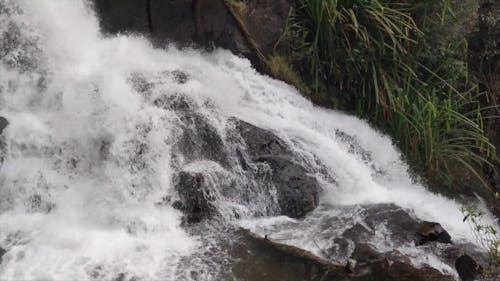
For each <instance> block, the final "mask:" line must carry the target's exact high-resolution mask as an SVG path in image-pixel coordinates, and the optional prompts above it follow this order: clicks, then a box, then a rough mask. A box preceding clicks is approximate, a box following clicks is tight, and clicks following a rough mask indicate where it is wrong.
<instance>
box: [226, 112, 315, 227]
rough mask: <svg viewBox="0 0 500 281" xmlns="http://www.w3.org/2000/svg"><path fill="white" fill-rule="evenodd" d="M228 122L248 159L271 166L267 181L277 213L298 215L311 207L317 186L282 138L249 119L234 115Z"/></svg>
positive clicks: (299, 216)
mask: <svg viewBox="0 0 500 281" xmlns="http://www.w3.org/2000/svg"><path fill="white" fill-rule="evenodd" d="M232 122H234V127H235V128H236V130H237V131H238V133H239V135H240V136H241V138H242V139H243V141H244V142H245V145H246V150H245V154H246V156H247V158H249V161H251V162H256V163H265V164H267V165H268V166H269V167H270V168H271V181H272V183H273V184H274V186H275V187H276V189H277V192H278V201H279V205H280V208H281V214H283V215H286V216H289V217H292V218H301V217H303V216H304V215H305V214H307V213H308V212H309V211H312V210H314V209H315V208H316V206H317V205H318V201H319V199H318V197H319V193H320V191H321V187H320V185H319V183H318V181H317V179H316V178H315V177H313V176H311V175H310V174H309V171H308V170H307V169H306V168H305V167H304V166H303V163H301V162H300V160H299V159H298V157H297V156H296V155H295V154H294V153H293V152H292V150H290V148H288V147H287V146H286V144H285V142H284V141H283V140H281V139H280V138H279V137H278V136H276V135H275V134H274V133H272V132H271V131H268V130H265V129H262V128H259V127H256V126H254V125H252V124H250V123H247V122H244V121H242V120H237V119H233V120H232ZM244 161H247V160H244Z"/></svg>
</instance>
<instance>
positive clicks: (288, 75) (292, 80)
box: [267, 55, 310, 95]
mask: <svg viewBox="0 0 500 281" xmlns="http://www.w3.org/2000/svg"><path fill="white" fill-rule="evenodd" d="M267 66H268V67H269V69H270V71H271V73H272V75H273V76H274V77H276V78H278V79H280V80H282V81H285V82H287V83H288V84H291V85H293V86H295V87H296V88H297V89H298V90H299V91H300V92H301V93H303V94H305V95H309V93H310V90H309V88H308V87H307V85H306V83H305V82H304V81H303V80H302V78H301V77H300V75H299V73H298V72H297V71H296V70H295V69H293V66H292V64H290V62H288V61H287V59H286V58H285V57H283V56H280V55H273V56H271V57H270V58H269V59H268V61H267Z"/></svg>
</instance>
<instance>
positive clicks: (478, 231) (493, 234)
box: [462, 193, 500, 280]
mask: <svg viewBox="0 0 500 281" xmlns="http://www.w3.org/2000/svg"><path fill="white" fill-rule="evenodd" d="M495 196H496V199H497V200H500V196H499V194H498V193H497V194H496V195H495ZM462 212H463V214H464V222H465V221H467V223H468V224H469V226H470V228H471V230H472V232H473V233H474V235H475V238H476V240H477V241H478V242H479V244H480V245H481V247H482V248H483V249H484V250H485V251H486V252H487V253H489V262H488V264H485V265H483V275H484V276H485V277H488V278H491V279H492V280H497V279H495V278H498V277H500V232H499V231H498V230H497V229H495V228H494V227H493V226H492V225H490V224H486V223H484V221H483V216H484V213H483V212H481V211H477V210H476V209H474V208H463V209H462ZM488 280H489V279H488Z"/></svg>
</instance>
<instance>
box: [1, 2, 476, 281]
mask: <svg viewBox="0 0 500 281" xmlns="http://www.w3.org/2000/svg"><path fill="white" fill-rule="evenodd" d="M0 34H1V35H0V36H1V40H0V60H1V61H0V115H1V116H4V117H6V118H7V119H8V120H9V123H10V125H9V126H8V127H7V128H6V129H5V131H4V133H3V135H4V142H5V144H6V149H5V153H4V154H5V155H3V158H4V160H3V164H2V167H1V171H0V246H1V247H2V248H5V249H7V254H6V255H5V256H4V257H3V263H2V264H1V265H0V280H94V279H99V280H101V279H111V278H115V277H116V276H120V274H126V275H127V276H134V277H135V278H136V279H137V280H159V279H161V280H189V279H195V280H217V279H220V278H223V277H220V276H222V275H220V274H222V273H221V272H223V271H224V266H225V265H227V263H229V262H230V261H229V260H227V259H226V258H225V257H224V255H225V254H224V253H223V251H221V252H220V253H218V252H217V249H218V248H217V246H214V245H215V244H217V242H216V241H217V240H218V239H222V238H221V237H224V235H223V231H222V230H220V229H222V228H223V227H226V226H231V225H242V226H245V227H248V228H251V229H253V230H254V231H255V232H257V233H261V234H268V235H270V236H271V237H273V238H276V239H280V241H284V242H287V243H290V244H293V245H297V246H300V247H302V248H305V249H308V250H311V251H313V252H316V253H317V254H319V255H321V251H319V250H318V249H320V248H326V247H331V246H334V244H335V241H334V240H333V239H332V237H334V236H335V235H336V234H338V233H341V232H342V231H343V229H345V228H347V227H348V226H349V225H352V224H354V223H357V222H363V210H364V208H365V207H363V206H370V205H372V204H376V203H393V204H395V205H398V206H400V207H402V208H404V209H406V210H407V211H408V213H409V214H410V215H412V216H415V217H418V218H420V219H425V220H430V221H439V222H440V223H441V224H442V225H443V226H444V228H446V229H447V230H448V231H449V232H450V234H451V235H452V237H453V238H454V240H456V241H471V242H474V239H473V237H472V235H471V233H470V231H469V228H468V226H467V225H466V224H464V223H463V222H462V217H463V216H462V213H461V212H460V205H459V204H458V203H456V202H454V201H452V200H449V199H445V198H444V197H441V196H438V195H434V194H432V193H430V192H428V191H426V190H425V188H424V187H423V186H421V185H419V184H415V183H413V182H412V180H411V179H410V176H409V175H408V173H407V166H406V165H405V164H404V162H403V161H402V160H401V155H400V153H399V152H398V151H397V150H396V148H395V147H394V146H393V145H392V144H391V140H390V139H389V138H388V137H386V136H384V135H382V134H380V133H379V132H377V131H375V130H374V129H372V128H370V127H369V126H368V125H367V124H366V123H365V122H364V121H361V120H358V119H356V118H354V117H351V116H348V115H345V114H343V113H340V112H336V111H332V110H325V109H321V108H317V107H315V106H313V105H312V104H311V103H310V102H309V101H308V100H306V99H305V98H303V97H301V96H300V95H299V94H298V93H297V91H296V90H295V89H294V88H292V87H291V86H288V85H286V84H284V83H282V82H279V81H276V80H273V79H271V78H269V77H267V76H264V75H261V74H258V73H257V72H256V71H255V70H254V69H253V68H252V67H251V65H250V63H249V62H248V61H247V60H245V59H242V58H239V57H237V56H234V55H233V54H231V53H229V52H227V51H224V50H218V51H215V52H213V53H200V52H199V51H195V50H177V49H174V48H166V49H164V50H161V49H154V48H152V47H151V46H150V44H149V43H148V42H147V40H145V39H143V38H140V37H134V36H116V37H111V38H104V37H103V36H102V35H101V34H100V33H99V26H98V21H97V19H96V18H95V16H94V15H93V11H92V9H91V8H90V7H88V6H87V5H86V4H85V2H84V1H78V0H65V1H59V0H58V1H34V0H31V1H28V0H26V1H21V0H15V1H14V0H13V1H8V0H7V1H6V0H0ZM170 96H176V97H184V99H185V100H187V101H188V103H189V104H190V106H191V107H192V108H193V110H194V111H196V113H197V114H199V115H200V116H202V117H203V118H204V119H203V120H208V121H207V122H208V123H209V124H210V125H211V126H213V127H214V128H215V129H216V130H217V133H218V134H219V135H220V136H222V140H223V142H224V147H226V150H227V151H226V152H225V153H227V154H228V155H229V156H228V157H229V159H230V160H229V161H230V164H229V165H228V166H226V167H224V166H221V165H220V164H218V163H216V162H214V161H208V160H206V159H205V160H199V161H197V160H196V159H195V160H193V159H183V158H182V157H181V158H179V157H177V156H175V155H177V154H176V143H177V142H178V141H179V139H180V138H181V135H182V130H183V129H182V128H184V127H185V126H186V125H185V124H183V119H182V118H181V116H179V114H178V112H176V111H175V110H173V109H168V108H162V107H159V106H158V103H157V102H155V101H158V99H159V98H161V97H167V98H168V97H170ZM231 117H236V118H238V119H241V120H244V121H246V122H248V123H251V124H253V125H255V126H258V127H261V128H265V129H268V130H270V131H272V132H273V133H275V134H276V135H277V136H279V137H280V138H281V139H282V140H283V141H284V142H286V144H287V145H288V146H289V147H291V148H292V149H293V151H294V153H295V154H297V155H298V156H299V158H300V159H302V161H304V164H305V165H306V166H308V167H310V170H311V171H312V174H313V175H314V176H315V177H317V178H318V180H319V182H320V183H321V187H322V190H323V191H322V193H321V197H320V202H321V205H320V207H319V208H318V209H317V210H316V211H314V212H312V213H311V214H309V215H308V216H307V217H306V218H305V219H303V220H294V219H290V218H288V217H283V216H273V214H276V212H274V210H276V209H277V208H278V207H277V205H276V200H275V199H274V197H273V196H272V194H273V192H272V190H271V192H269V194H267V193H266V194H264V193H263V192H262V191H261V190H260V189H259V186H258V183H255V182H253V183H249V182H247V180H246V178H244V177H242V176H241V175H240V172H241V171H238V169H237V168H231V167H234V165H232V164H231V163H233V162H232V161H236V160H234V159H235V158H236V155H235V154H234V151H235V150H234V148H235V147H238V146H241V145H242V144H241V143H240V142H238V141H236V140H233V139H232V138H231V137H230V133H229V132H230V131H231V124H232V123H231V122H230V120H231ZM181 170H182V171H199V172H204V173H207V174H209V175H211V178H213V180H214V182H215V183H216V184H214V190H215V191H217V188H218V186H219V185H218V184H217V183H220V182H221V181H222V182H223V181H224V180H231V183H232V188H233V189H234V190H235V192H233V193H232V195H231V196H228V195H227V194H225V195H222V192H221V194H219V195H217V194H218V193H216V204H217V208H218V210H219V216H220V219H219V220H217V222H218V223H219V224H220V225H219V226H217V225H214V224H212V225H205V226H199V227H192V228H185V227H181V217H182V213H181V212H180V211H178V210H176V209H175V208H173V207H172V204H171V202H173V201H175V198H177V197H178V196H179V195H178V194H177V192H176V191H175V189H174V188H173V176H174V174H175V173H177V172H179V171H181ZM249 186H253V187H252V188H250V187H249ZM248 193H250V195H249V194H248ZM242 194H246V196H247V197H252V198H253V199H254V200H252V201H251V202H250V203H249V202H248V201H244V200H240V199H239V198H241V196H242ZM166 198H172V200H165V199H166ZM159 202H163V203H162V204H159ZM262 210H266V211H262ZM332 219H335V220H336V222H337V223H336V224H332V225H329V226H328V227H326V228H325V227H324V224H325V222H328V221H329V220H332ZM388 231H389V230H388V229H387V228H385V226H384V224H380V225H379V228H378V229H376V233H377V235H375V236H374V237H373V238H372V241H371V243H372V244H373V245H375V247H377V249H379V250H380V251H384V249H385V248H388V249H391V248H392V247H394V245H391V244H390V241H389V242H388V241H387V240H386V239H385V238H386V236H387V235H388V234H387V232H388ZM311 237H314V238H315V239H311ZM226 238H227V237H226ZM407 246H408V245H406V246H405V245H399V246H398V247H399V248H400V250H401V252H403V253H405V254H407V255H408V256H409V257H411V258H412V259H413V261H414V263H415V264H422V263H427V264H431V265H432V266H435V267H436V268H438V269H440V270H442V271H446V272H450V273H452V274H454V273H453V272H454V269H452V268H449V267H448V266H447V265H445V264H443V263H442V262H441V261H440V260H439V259H438V258H437V257H434V256H433V255H432V254H428V253H427V254H423V253H419V252H418V251H419V250H416V249H414V248H412V247H410V246H408V247H407ZM207 253H211V254H207ZM338 258H339V259H341V258H342V256H339V257H338ZM228 274H229V273H228ZM217 276H219V277H217ZM228 276H229V277H224V278H228V279H230V278H231V277H230V274H229V275H228Z"/></svg>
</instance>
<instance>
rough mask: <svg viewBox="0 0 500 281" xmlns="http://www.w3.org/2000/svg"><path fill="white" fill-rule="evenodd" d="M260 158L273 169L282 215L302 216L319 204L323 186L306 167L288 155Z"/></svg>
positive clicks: (260, 160)
mask: <svg viewBox="0 0 500 281" xmlns="http://www.w3.org/2000/svg"><path fill="white" fill-rule="evenodd" d="M258 160H259V162H266V163H267V164H268V165H269V166H270V167H271V169H272V181H273V183H274V185H275V186H276V188H277V191H278V201H279V205H280V208H281V214H282V215H286V216H289V217H292V218H301V217H303V216H305V215H306V214H307V213H308V212H310V211H312V210H314V209H315V208H316V207H317V206H318V203H319V192H320V190H321V187H320V185H319V183H318V182H317V180H316V178H315V177H313V176H310V175H308V172H307V170H306V169H305V168H304V167H302V166H301V165H299V164H297V163H295V162H293V161H292V160H290V159H289V158H287V157H279V156H277V157H273V156H268V157H262V158H259V159H258Z"/></svg>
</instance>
